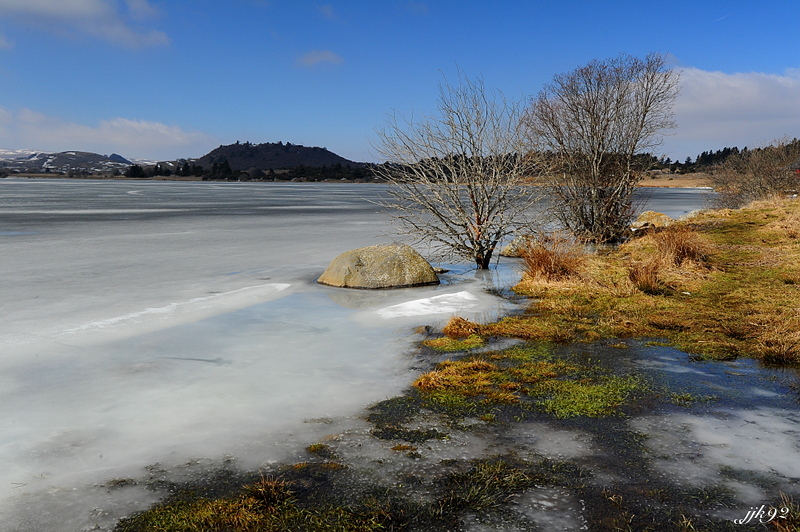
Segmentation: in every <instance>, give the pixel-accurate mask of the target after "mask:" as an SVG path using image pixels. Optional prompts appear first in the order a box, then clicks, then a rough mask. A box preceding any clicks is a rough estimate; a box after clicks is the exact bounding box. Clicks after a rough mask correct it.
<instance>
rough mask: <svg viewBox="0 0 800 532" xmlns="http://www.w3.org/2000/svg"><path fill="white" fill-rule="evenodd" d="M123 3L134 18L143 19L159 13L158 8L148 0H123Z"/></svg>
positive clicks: (153, 16)
mask: <svg viewBox="0 0 800 532" xmlns="http://www.w3.org/2000/svg"><path fill="white" fill-rule="evenodd" d="M125 4H126V5H127V6H128V12H129V13H130V14H131V17H132V18H133V19H134V20H145V19H148V18H155V17H157V16H158V15H159V11H158V9H157V8H156V7H155V6H153V5H152V4H150V2H148V0H125Z"/></svg>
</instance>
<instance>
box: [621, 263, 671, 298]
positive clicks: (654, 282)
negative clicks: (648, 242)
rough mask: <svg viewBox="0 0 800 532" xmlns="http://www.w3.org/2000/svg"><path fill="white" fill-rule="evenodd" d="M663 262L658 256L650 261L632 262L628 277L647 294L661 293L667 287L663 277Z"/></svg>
mask: <svg viewBox="0 0 800 532" xmlns="http://www.w3.org/2000/svg"><path fill="white" fill-rule="evenodd" d="M663 269H664V266H663V263H662V261H661V260H659V259H658V258H657V257H656V258H654V259H651V260H648V261H643V262H633V263H631V266H630V270H629V272H628V279H630V281H631V282H632V283H633V285H634V286H635V287H636V288H638V289H639V290H641V291H642V292H644V293H645V294H661V293H663V292H664V290H665V289H666V285H665V284H664V281H663V280H662V279H661V271H662V270H663Z"/></svg>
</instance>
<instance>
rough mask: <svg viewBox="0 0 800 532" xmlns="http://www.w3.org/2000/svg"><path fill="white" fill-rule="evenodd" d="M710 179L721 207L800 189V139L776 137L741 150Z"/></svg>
mask: <svg viewBox="0 0 800 532" xmlns="http://www.w3.org/2000/svg"><path fill="white" fill-rule="evenodd" d="M711 182H712V183H713V184H714V188H715V189H716V191H717V192H718V195H717V203H718V204H719V205H720V206H721V207H732V208H736V207H741V206H742V205H745V204H747V203H749V202H751V201H753V200H757V199H764V198H768V197H770V196H772V195H775V194H788V193H795V194H796V193H797V192H798V191H800V139H793V140H788V139H780V140H775V141H773V142H772V143H770V144H769V145H768V146H765V147H763V148H757V149H754V150H747V149H745V150H742V151H741V152H739V153H737V154H736V155H731V156H729V157H727V158H726V159H725V161H724V162H723V163H722V164H721V165H719V166H717V167H716V168H714V170H713V172H712V173H711Z"/></svg>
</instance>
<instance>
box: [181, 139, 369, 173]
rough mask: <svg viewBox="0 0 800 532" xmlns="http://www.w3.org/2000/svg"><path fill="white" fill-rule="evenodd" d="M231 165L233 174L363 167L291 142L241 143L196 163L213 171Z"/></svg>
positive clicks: (220, 148) (323, 149) (326, 152)
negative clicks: (254, 169)
mask: <svg viewBox="0 0 800 532" xmlns="http://www.w3.org/2000/svg"><path fill="white" fill-rule="evenodd" d="M224 161H227V162H228V165H229V166H230V168H231V170H234V171H243V170H249V169H251V168H258V169H259V170H263V171H268V170H279V169H287V168H295V167H298V166H306V167H312V168H320V167H323V166H333V165H336V164H341V165H342V166H346V165H350V166H352V167H355V166H361V165H363V163H357V162H353V161H350V160H348V159H345V158H344V157H340V156H339V155H336V154H335V153H333V152H331V151H328V150H327V149H326V148H318V147H306V146H301V145H299V144H291V143H289V142H287V143H286V144H284V143H283V142H278V143H274V142H266V143H263V144H251V143H249V142H245V143H244V144H242V143H239V142H237V143H236V144H230V145H228V146H220V147H219V148H217V149H215V150H213V151H211V152H209V153H207V154H206V155H203V156H202V157H200V158H199V159H197V160H195V161H194V163H195V164H198V165H200V166H203V167H204V168H210V167H211V166H213V164H214V163H217V164H220V163H222V162H224Z"/></svg>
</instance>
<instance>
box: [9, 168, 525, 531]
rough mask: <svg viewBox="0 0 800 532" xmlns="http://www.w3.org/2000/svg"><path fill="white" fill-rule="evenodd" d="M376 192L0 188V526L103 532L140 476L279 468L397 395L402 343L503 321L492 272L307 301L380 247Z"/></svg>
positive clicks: (245, 187)
mask: <svg viewBox="0 0 800 532" xmlns="http://www.w3.org/2000/svg"><path fill="white" fill-rule="evenodd" d="M384 190H385V188H384V187H382V186H373V185H338V184H256V183H248V184H237V183H230V184H228V183H169V182H134V181H113V182H101V181H83V180H80V181H70V180H53V181H33V180H31V181H25V180H0V249H1V250H2V254H1V255H0V308H2V313H3V314H2V315H3V319H2V320H0V463H2V464H4V467H3V468H0V523H2V527H0V528H2V530H4V531H5V530H9V531H30V530H37V531H39V530H41V531H50V530H52V531H56V530H57V531H59V532H70V531H73V530H84V529H95V530H107V529H110V528H111V527H113V524H114V522H115V519H117V518H119V517H120V516H122V515H125V514H127V513H130V512H132V511H135V510H140V509H142V508H144V507H145V506H146V505H147V504H149V503H151V502H152V501H153V500H155V498H156V497H157V496H158V495H159V494H158V493H153V492H150V491H147V490H145V489H144V487H143V483H144V482H145V481H146V480H147V479H148V478H173V479H174V478H181V476H182V475H183V476H191V475H193V474H194V475H196V474H202V473H203V472H204V471H205V470H206V469H210V468H213V467H214V466H215V465H219V464H222V463H227V462H229V461H233V463H234V464H237V465H239V466H241V467H244V468H257V467H258V466H259V465H260V464H263V463H269V462H272V461H275V460H283V459H291V458H292V457H295V458H296V457H297V456H298V455H299V454H300V453H302V449H303V448H304V447H305V446H306V445H308V444H309V443H310V442H313V441H315V438H317V437H321V436H322V435H324V434H325V433H326V431H327V430H329V429H328V425H327V424H326V423H325V420H326V419H330V418H337V417H338V418H341V417H347V416H358V415H360V412H361V409H362V408H363V407H364V406H366V405H368V404H370V403H373V402H375V401H377V400H380V399H384V398H387V397H390V396H393V395H395V394H397V393H398V392H400V391H401V390H402V389H403V388H404V387H405V386H406V385H407V384H408V383H409V382H410V381H411V375H410V374H409V369H408V368H409V366H410V365H411V361H410V359H409V358H408V357H407V352H408V350H409V342H410V340H411V339H412V338H413V336H412V335H411V334H410V333H409V329H410V328H412V327H415V326H418V325H434V326H437V325H441V324H442V323H444V322H445V321H446V320H447V318H448V317H449V316H450V315H452V314H454V313H458V314H463V315H465V316H466V317H470V318H471V319H476V320H479V321H480V320H481V319H491V318H492V317H495V316H496V315H497V314H498V313H499V312H501V311H502V309H508V308H509V307H508V305H509V303H507V302H504V301H503V300H501V299H499V298H497V297H496V296H494V295H492V293H490V292H489V291H490V290H494V289H497V288H503V287H507V286H508V285H509V284H510V283H512V282H513V280H514V279H515V277H516V276H517V275H518V273H517V271H516V269H515V268H516V267H515V262H514V261H513V260H511V261H506V260H505V259H504V260H501V261H500V263H499V267H498V268H497V269H495V270H492V271H491V272H490V273H489V274H488V275H486V274H484V272H479V273H476V272H474V271H472V270H469V269H468V268H463V269H461V270H458V269H456V270H455V271H453V272H451V273H449V274H446V275H444V276H442V278H443V280H444V281H445V283H444V284H443V285H442V286H440V287H422V288H413V289H404V290H397V291H380V292H370V291H349V290H344V289H335V288H331V287H324V286H321V285H317V284H316V283H315V282H314V281H315V279H316V277H317V276H318V275H319V274H320V273H321V272H322V271H323V270H324V268H325V267H326V266H327V264H328V263H329V262H330V260H332V259H333V258H334V257H335V256H337V255H338V254H339V253H341V252H343V251H346V250H349V249H353V248H356V247H362V246H367V245H374V244H378V243H381V242H386V241H390V240H391V237H388V236H387V234H390V233H391V232H392V228H391V227H389V226H388V225H387V223H386V220H387V217H385V216H384V215H383V214H382V213H381V212H380V209H379V208H378V207H376V204H375V203H374V201H375V200H377V199H378V198H379V196H380V194H382V193H383V192H384ZM112 479H117V480H119V479H133V480H135V481H136V482H138V485H131V484H130V483H123V484H125V486H124V487H120V488H116V489H111V488H110V487H109V486H108V485H107V483H108V482H109V481H110V480H112ZM92 527H96V528H92Z"/></svg>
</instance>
